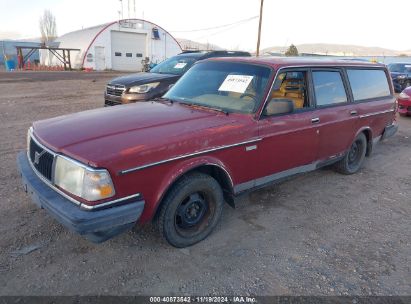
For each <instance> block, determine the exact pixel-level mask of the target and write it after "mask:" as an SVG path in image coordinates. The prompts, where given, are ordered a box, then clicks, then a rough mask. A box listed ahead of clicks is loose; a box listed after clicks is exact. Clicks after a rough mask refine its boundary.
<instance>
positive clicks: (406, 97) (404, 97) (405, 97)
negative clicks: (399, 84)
mask: <svg viewBox="0 0 411 304" xmlns="http://www.w3.org/2000/svg"><path fill="white" fill-rule="evenodd" d="M399 97H400V98H401V99H409V98H410V96H409V95H408V94H406V93H404V92H402V93H401V94H400V95H399Z"/></svg>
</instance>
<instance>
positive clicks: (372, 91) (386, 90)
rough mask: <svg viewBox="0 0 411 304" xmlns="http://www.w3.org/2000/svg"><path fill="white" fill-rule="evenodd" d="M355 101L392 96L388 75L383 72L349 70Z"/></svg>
mask: <svg viewBox="0 0 411 304" xmlns="http://www.w3.org/2000/svg"><path fill="white" fill-rule="evenodd" d="M347 74H348V79H349V81H350V85H351V90H352V93H353V95H354V101H359V100H364V99H371V98H378V97H386V96H390V95H391V92H390V87H389V85H388V80H387V75H386V74H385V72H384V71H383V70H355V69H350V70H347Z"/></svg>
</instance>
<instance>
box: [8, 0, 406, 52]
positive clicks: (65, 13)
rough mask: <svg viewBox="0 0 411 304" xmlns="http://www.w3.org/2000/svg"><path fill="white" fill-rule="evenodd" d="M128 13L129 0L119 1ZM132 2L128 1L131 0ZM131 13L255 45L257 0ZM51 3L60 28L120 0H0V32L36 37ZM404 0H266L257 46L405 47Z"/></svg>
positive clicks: (206, 37) (169, 2) (150, 1)
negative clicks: (312, 44)
mask: <svg viewBox="0 0 411 304" xmlns="http://www.w3.org/2000/svg"><path fill="white" fill-rule="evenodd" d="M122 3H123V17H124V18H127V17H128V9H127V7H128V5H127V3H128V0H123V2H122ZM130 3H131V8H132V7H133V5H132V3H133V0H130ZM135 3H136V12H135V13H134V12H133V11H132V9H131V13H130V17H134V16H136V17H137V18H144V19H146V20H148V21H151V22H154V23H156V24H158V25H159V26H161V27H163V28H164V29H166V30H167V31H169V32H171V34H173V35H174V36H175V37H178V38H186V39H191V40H194V41H198V42H203V43H207V42H208V43H213V44H216V45H218V46H221V47H223V48H227V49H242V50H247V51H254V50H255V48H256V41H257V28H258V18H254V19H251V20H249V21H247V22H243V23H240V24H237V25H233V26H228V27H222V28H217V29H211V30H207V31H193V30H197V29H205V28H212V27H218V26H221V25H227V24H232V23H236V22H238V21H241V20H245V19H250V18H252V17H255V16H258V14H259V8H260V0H205V1H204V0H202V1H198V0H135ZM45 9H49V10H51V12H52V13H53V14H54V15H55V17H56V21H57V32H58V35H62V34H65V33H67V32H71V31H75V30H78V29H81V28H86V27H90V26H94V25H98V24H103V23H107V22H110V21H114V20H118V19H119V11H121V2H120V1H119V0H0V39H20V38H33V37H40V30H39V18H40V16H41V15H42V13H43V11H44V10H45ZM410 12H411V1H410V0H396V1H386V0H380V1H377V0H374V1H373V0H295V1H286V0H284V1H278V0H265V1H264V13H263V27H262V35H261V48H266V47H271V46H288V45H290V44H291V43H293V44H303V43H331V44H353V45H362V46H371V47H377V46H378V47H383V48H388V49H394V50H411V40H410V39H409V38H408V39H407V38H406V33H407V31H409V29H408V28H406V26H407V24H409V23H410V22H409V21H408V20H407V18H409V17H408V16H409V15H410Z"/></svg>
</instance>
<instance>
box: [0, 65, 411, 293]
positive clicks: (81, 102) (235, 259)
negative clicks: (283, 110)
mask: <svg viewBox="0 0 411 304" xmlns="http://www.w3.org/2000/svg"><path fill="white" fill-rule="evenodd" d="M115 75H117V74H115V73H80V72H36V73H33V72H21V73H4V72H3V73H1V72H0V123H1V128H0V136H1V139H2V140H1V146H0V152H1V153H0V165H1V167H0V168H1V172H0V221H1V225H0V295H96V294H103V295H106V294H107V295H141V294H143V295H166V294H168V295H170V294H171V295H182V294H196V295H209V294H220V295H221V294H227V295H232V294H241V295H247V294H251V295H411V285H410V282H411V271H410V268H411V260H410V257H411V233H410V230H411V229H410V228H411V220H410V215H411V118H406V117H399V118H398V121H399V124H400V131H399V132H398V133H397V135H396V136H394V137H392V138H390V139H389V140H387V141H385V142H383V143H381V144H380V145H379V146H377V147H376V149H375V150H374V154H373V156H372V157H371V158H368V159H367V160H366V163H365V167H364V168H363V170H361V171H360V172H359V173H358V174H356V175H352V176H343V175H339V174H337V173H335V172H334V171H332V170H331V169H328V168H327V169H322V170H319V171H316V172H313V173H309V174H305V175H301V176H299V177H296V178H293V179H290V180H288V181H286V182H284V183H282V184H279V185H275V186H272V187H268V188H265V189H263V190H259V191H256V192H253V193H250V194H248V195H244V196H242V197H240V198H238V200H237V208H236V209H235V210H234V209H231V208H229V207H228V206H227V207H226V208H225V210H224V215H223V218H222V221H221V224H220V225H219V227H218V228H217V229H216V231H215V232H214V233H213V234H212V235H211V236H210V237H209V238H207V239H206V240H205V241H203V242H201V243H199V244H197V245H195V246H193V247H190V248H188V249H175V248H172V247H170V246H169V245H167V244H165V243H164V242H163V241H162V240H161V239H160V237H159V235H158V234H157V232H156V231H155V230H154V228H153V227H151V226H146V227H143V228H141V229H137V228H135V229H134V231H130V232H128V233H125V234H123V235H121V236H119V237H116V238H114V239H112V240H110V241H108V242H105V243H103V244H100V245H95V244H92V243H89V242H88V241H86V240H84V239H82V238H81V237H79V236H78V235H76V234H73V233H71V232H69V231H67V230H66V229H64V228H63V227H62V226H61V225H59V224H58V223H57V222H55V221H54V220H53V219H52V218H51V217H50V216H48V214H47V213H46V212H45V211H44V210H39V209H37V208H36V207H35V206H34V205H33V204H32V203H31V202H30V200H29V198H28V197H27V195H26V194H25V193H24V192H23V191H22V190H21V188H20V179H19V177H18V174H17V171H16V163H15V158H16V153H17V152H18V151H19V150H21V149H24V148H25V141H26V139H25V138H26V130H27V128H28V127H29V126H30V124H31V122H32V121H35V120H39V119H44V118H48V117H53V116H57V115H62V114H67V113H71V112H77V111H81V110H86V109H91V108H96V107H101V106H102V105H103V96H102V93H103V88H104V84H105V83H106V82H107V81H108V80H109V79H110V78H111V77H113V76H115ZM137 230H139V231H137Z"/></svg>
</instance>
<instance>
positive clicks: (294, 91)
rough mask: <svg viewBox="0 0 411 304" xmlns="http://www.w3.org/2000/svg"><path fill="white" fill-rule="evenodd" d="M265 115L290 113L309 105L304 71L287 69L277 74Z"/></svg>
mask: <svg viewBox="0 0 411 304" xmlns="http://www.w3.org/2000/svg"><path fill="white" fill-rule="evenodd" d="M270 97H271V100H270V102H269V103H268V105H267V108H266V110H265V114H266V115H278V114H285V113H292V112H295V111H298V110H301V109H304V108H309V107H310V101H309V98H308V80H307V72H306V71H287V72H282V73H279V74H278V75H277V78H276V79H275V82H274V85H273V89H272V91H271V93H270Z"/></svg>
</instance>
